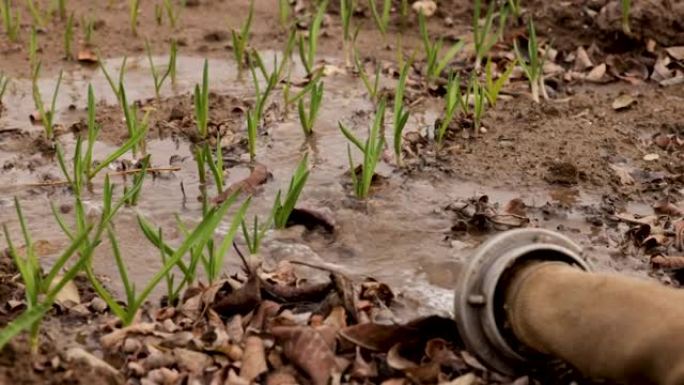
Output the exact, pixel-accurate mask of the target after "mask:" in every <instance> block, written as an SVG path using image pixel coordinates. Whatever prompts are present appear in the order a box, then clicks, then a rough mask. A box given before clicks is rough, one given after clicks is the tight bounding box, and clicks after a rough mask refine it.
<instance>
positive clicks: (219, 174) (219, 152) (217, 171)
mask: <svg viewBox="0 0 684 385" xmlns="http://www.w3.org/2000/svg"><path fill="white" fill-rule="evenodd" d="M198 155H199V156H201V157H202V159H201V161H200V163H199V164H198V167H200V166H201V167H204V165H207V166H209V170H210V171H211V174H212V176H213V177H214V184H215V185H216V190H217V193H218V194H219V195H220V194H221V193H222V192H223V185H224V177H223V176H224V174H225V171H224V169H223V149H222V147H221V137H217V138H216V160H214V156H213V154H212V151H211V147H209V143H208V142H205V143H204V146H203V147H202V150H201V152H200V153H199V154H198ZM201 173H202V174H206V173H205V172H204V170H202V172H201ZM202 179H203V183H205V182H206V175H204V176H203V178H202Z"/></svg>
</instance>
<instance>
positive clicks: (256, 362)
mask: <svg viewBox="0 0 684 385" xmlns="http://www.w3.org/2000/svg"><path fill="white" fill-rule="evenodd" d="M266 371H268V366H267V365H266V351H265V349H264V341H263V340H262V339H261V338H259V337H257V336H249V337H247V339H246V340H245V352H244V354H243V356H242V368H241V369H240V377H242V378H244V379H246V380H248V381H249V382H252V381H254V380H255V379H256V378H257V377H259V376H260V375H261V374H262V373H265V372H266Z"/></svg>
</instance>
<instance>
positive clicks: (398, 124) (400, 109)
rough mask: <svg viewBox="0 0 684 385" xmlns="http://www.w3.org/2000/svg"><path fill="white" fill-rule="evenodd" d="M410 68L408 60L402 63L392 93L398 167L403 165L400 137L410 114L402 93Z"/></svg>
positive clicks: (395, 153) (395, 154) (395, 151)
mask: <svg viewBox="0 0 684 385" xmlns="http://www.w3.org/2000/svg"><path fill="white" fill-rule="evenodd" d="M410 67H411V61H410V60H409V61H407V62H405V63H404V66H403V67H402V69H401V75H400V76H399V83H397V89H396V91H395V93H394V156H395V159H396V161H397V165H399V166H401V165H402V163H403V160H402V156H401V155H402V151H401V142H402V138H403V137H402V135H403V132H404V127H406V123H407V122H408V118H409V114H410V113H409V111H408V110H407V109H406V107H404V91H405V89H406V78H407V77H408V71H409V68H410Z"/></svg>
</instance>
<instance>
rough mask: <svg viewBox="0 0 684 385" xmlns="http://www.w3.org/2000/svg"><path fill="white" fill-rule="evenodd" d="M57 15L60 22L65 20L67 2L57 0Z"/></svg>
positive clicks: (65, 0)
mask: <svg viewBox="0 0 684 385" xmlns="http://www.w3.org/2000/svg"><path fill="white" fill-rule="evenodd" d="M56 8H57V15H58V16H59V18H60V19H61V20H66V18H67V0H57V6H56Z"/></svg>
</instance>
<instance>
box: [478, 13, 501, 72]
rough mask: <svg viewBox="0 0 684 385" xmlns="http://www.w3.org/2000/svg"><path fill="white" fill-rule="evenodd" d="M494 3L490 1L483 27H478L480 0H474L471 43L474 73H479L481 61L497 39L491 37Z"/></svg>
mask: <svg viewBox="0 0 684 385" xmlns="http://www.w3.org/2000/svg"><path fill="white" fill-rule="evenodd" d="M495 5H496V2H495V1H490V2H489V6H488V7H487V14H486V15H485V19H484V25H482V26H480V13H481V11H482V0H475V4H474V6H473V43H474V44H475V71H479V70H480V67H481V65H482V59H484V57H485V56H487V53H488V52H489V50H490V49H492V46H494V44H495V43H496V40H497V37H496V36H494V35H492V33H491V31H492V22H493V19H494V7H495Z"/></svg>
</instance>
